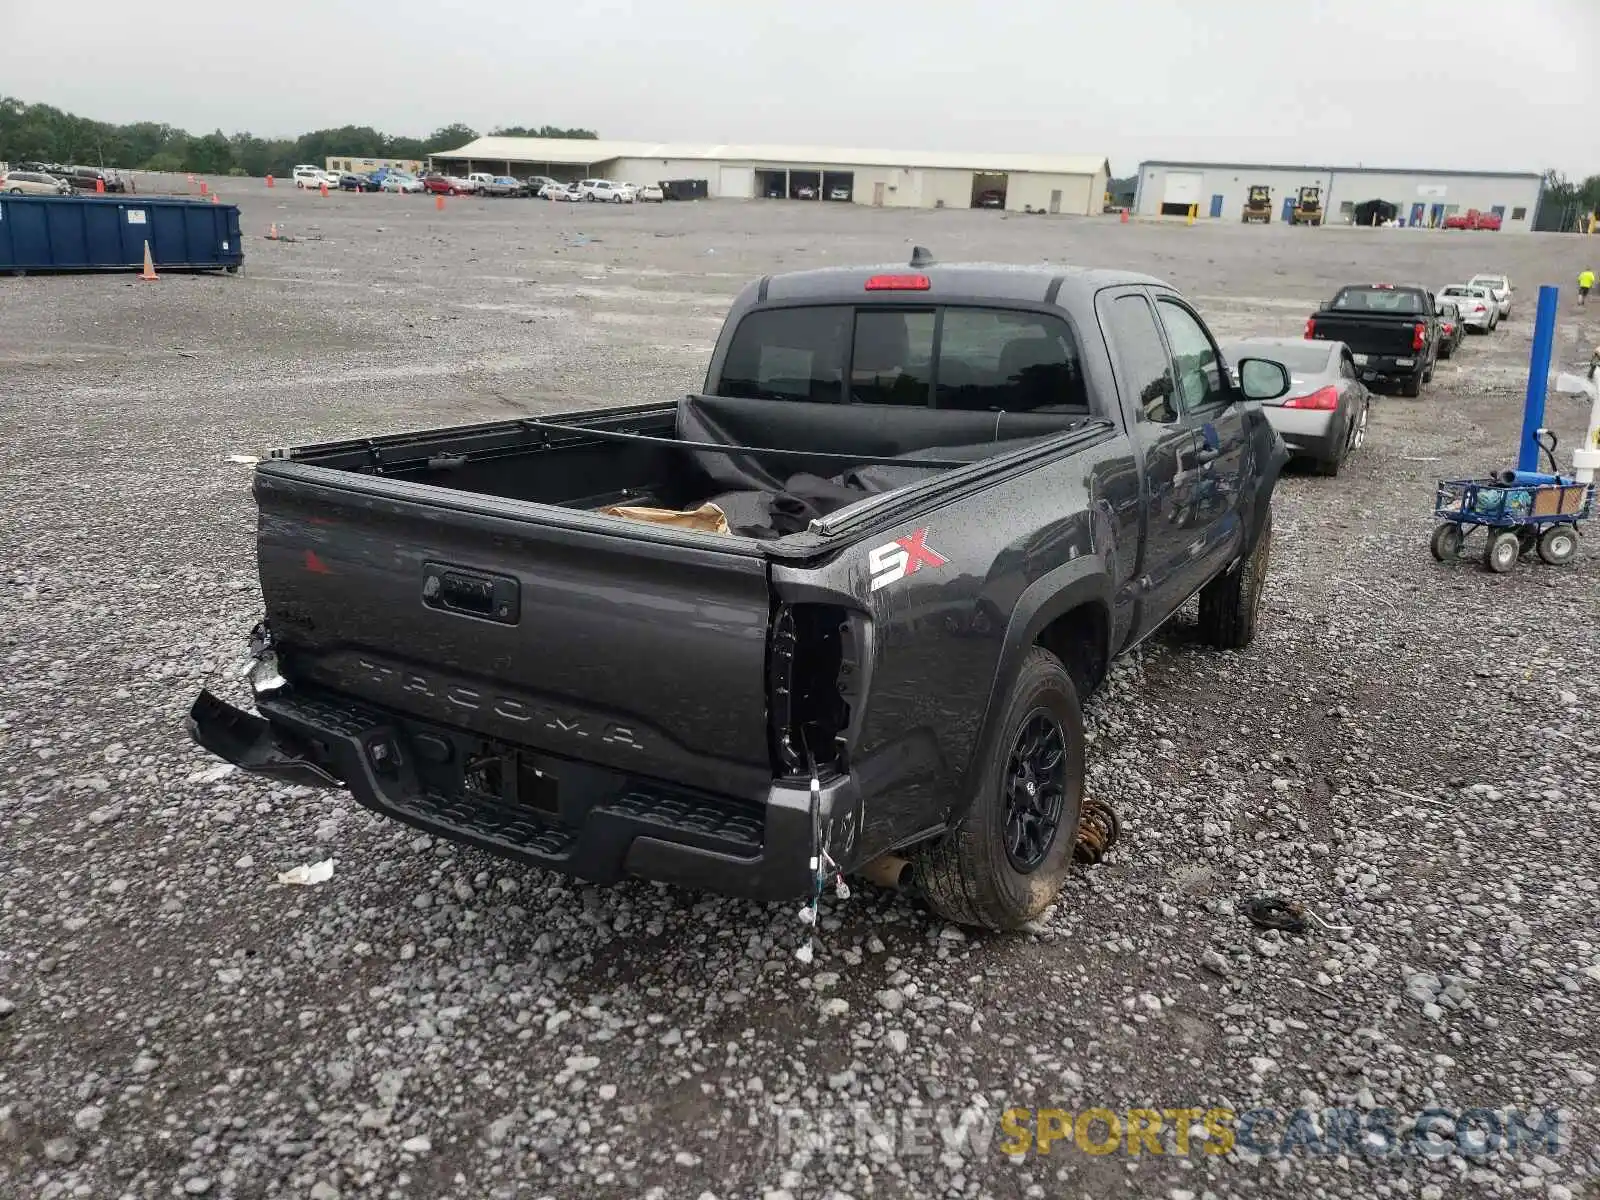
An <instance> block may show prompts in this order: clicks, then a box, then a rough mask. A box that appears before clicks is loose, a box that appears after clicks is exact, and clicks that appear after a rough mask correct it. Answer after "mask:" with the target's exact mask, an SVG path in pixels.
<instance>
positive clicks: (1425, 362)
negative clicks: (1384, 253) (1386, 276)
mask: <svg viewBox="0 0 1600 1200" xmlns="http://www.w3.org/2000/svg"><path fill="white" fill-rule="evenodd" d="M1306 337H1307V338H1312V339H1318V340H1321V341H1327V342H1343V343H1344V344H1345V345H1347V346H1349V347H1350V353H1351V354H1353V355H1354V356H1355V360H1356V369H1357V370H1358V371H1360V372H1361V379H1362V381H1363V382H1367V383H1371V382H1376V381H1386V382H1398V383H1399V384H1400V392H1401V394H1402V395H1405V396H1420V395H1421V394H1422V385H1423V384H1425V383H1428V382H1430V381H1431V380H1432V379H1433V368H1434V364H1435V363H1436V362H1438V359H1439V340H1440V339H1439V317H1438V303H1437V301H1435V299H1434V296H1433V293H1432V292H1430V291H1428V289H1427V288H1425V287H1421V286H1418V285H1416V284H1401V285H1398V286H1397V285H1395V284H1392V283H1360V284H1352V285H1350V286H1349V287H1342V288H1340V289H1339V291H1338V294H1336V295H1335V296H1334V298H1333V299H1332V300H1330V301H1328V303H1326V304H1324V305H1323V306H1322V307H1321V308H1319V309H1318V310H1317V311H1316V312H1315V313H1313V314H1312V315H1311V316H1309V317H1307V318H1306Z"/></svg>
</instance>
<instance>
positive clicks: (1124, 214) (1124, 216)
mask: <svg viewBox="0 0 1600 1200" xmlns="http://www.w3.org/2000/svg"><path fill="white" fill-rule="evenodd" d="M1122 223H1123V224H1124V225H1126V224H1127V223H1128V210H1127V209H1123V210H1122Z"/></svg>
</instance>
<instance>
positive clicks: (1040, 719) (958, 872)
mask: <svg viewBox="0 0 1600 1200" xmlns="http://www.w3.org/2000/svg"><path fill="white" fill-rule="evenodd" d="M1003 711H1004V718H1003V720H1002V722H1001V726H1000V736H999V738H998V739H997V740H996V742H995V745H994V747H993V749H991V751H990V752H989V755H988V759H987V761H986V762H985V763H984V766H983V770H982V773H981V774H980V776H979V782H978V793H977V795H976V796H974V797H973V800H972V804H971V807H969V808H968V809H967V813H966V816H965V817H963V818H962V820H961V823H960V825H958V826H957V827H956V828H955V829H953V830H951V831H950V832H949V833H947V834H945V835H944V836H943V837H941V838H940V839H939V840H938V841H936V842H934V843H933V844H932V845H930V846H929V847H928V848H927V849H925V850H924V851H922V853H921V854H920V855H918V858H917V863H916V879H917V883H918V886H919V888H920V889H921V892H922V894H923V896H924V898H925V899H926V901H927V903H928V906H929V907H930V908H932V909H933V910H934V912H936V913H938V914H939V915H940V916H941V917H944V918H945V919H946V920H949V921H954V922H956V923H957V924H960V925H974V926H978V927H980V928H983V929H996V930H1003V929H1016V928H1017V927H1019V926H1021V925H1024V924H1026V923H1027V922H1028V921H1031V920H1033V919H1034V918H1035V917H1037V916H1038V915H1039V914H1040V913H1042V912H1043V911H1044V910H1045V909H1046V908H1047V907H1048V906H1049V904H1050V902H1051V901H1052V900H1054V899H1055V897H1056V893H1058V892H1059V891H1060V890H1061V885H1062V884H1063V883H1064V882H1065V881H1066V877H1067V873H1068V871H1070V870H1071V867H1072V851H1073V845H1074V843H1075V842H1076V840H1077V836H1078V808H1079V804H1080V802H1081V800H1082V798H1083V777H1084V740H1083V712H1082V710H1081V709H1080V708H1079V705H1078V692H1077V689H1076V688H1075V687H1074V686H1073V683H1072V677H1071V676H1070V675H1069V674H1067V669H1066V668H1065V667H1063V666H1062V665H1061V660H1060V659H1058V658H1056V656H1055V655H1053V654H1051V653H1050V652H1049V651H1047V650H1043V649H1040V648H1038V647H1035V648H1034V649H1032V650H1030V651H1029V652H1028V656H1027V658H1025V659H1024V660H1023V662H1022V667H1021V669H1020V670H1019V671H1018V672H1017V678H1016V681H1015V682H1014V683H1013V684H1012V686H1011V692H1010V695H1009V696H1008V697H1007V699H1006V705H1005V708H1004V710H1003Z"/></svg>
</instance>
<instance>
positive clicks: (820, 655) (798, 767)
mask: <svg viewBox="0 0 1600 1200" xmlns="http://www.w3.org/2000/svg"><path fill="white" fill-rule="evenodd" d="M864 620H865V618H862V617H858V616H854V615H853V614H851V613H849V612H847V611H846V610H845V609H842V608H838V607H836V606H834V605H830V604H780V605H779V606H778V608H777V611H776V612H775V613H774V614H773V619H772V636H771V639H770V641H769V644H768V654H767V683H768V688H767V690H768V729H769V734H770V738H771V743H772V759H773V763H774V765H775V767H776V768H777V770H778V772H779V773H780V774H783V775H809V774H810V773H811V772H812V770H813V769H815V770H816V771H817V772H819V773H822V774H826V773H829V772H833V771H840V770H843V769H844V761H845V757H844V752H845V742H844V738H845V733H846V730H847V727H848V726H849V724H850V715H851V711H852V709H853V706H854V704H855V702H856V687H857V680H858V678H859V676H860V668H861V662H860V655H861V645H862V623H863V622H864Z"/></svg>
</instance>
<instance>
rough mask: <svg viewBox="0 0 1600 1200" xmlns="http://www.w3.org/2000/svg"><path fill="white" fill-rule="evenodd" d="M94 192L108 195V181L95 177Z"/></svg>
mask: <svg viewBox="0 0 1600 1200" xmlns="http://www.w3.org/2000/svg"><path fill="white" fill-rule="evenodd" d="M94 190H95V192H96V194H98V195H101V196H103V195H105V194H106V181H105V180H104V179H101V178H100V177H99V176H98V175H96V176H95V180H94Z"/></svg>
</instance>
